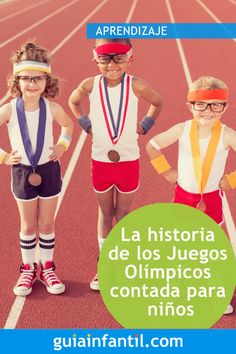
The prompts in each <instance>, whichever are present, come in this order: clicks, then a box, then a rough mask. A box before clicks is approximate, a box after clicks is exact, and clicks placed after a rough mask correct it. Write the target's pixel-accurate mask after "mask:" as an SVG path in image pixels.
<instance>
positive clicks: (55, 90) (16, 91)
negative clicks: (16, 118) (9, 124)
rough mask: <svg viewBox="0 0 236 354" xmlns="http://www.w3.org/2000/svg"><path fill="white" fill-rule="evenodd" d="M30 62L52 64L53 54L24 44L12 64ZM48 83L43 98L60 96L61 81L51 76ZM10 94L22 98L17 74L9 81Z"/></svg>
mask: <svg viewBox="0 0 236 354" xmlns="http://www.w3.org/2000/svg"><path fill="white" fill-rule="evenodd" d="M25 60H30V61H36V62H40V63H46V64H50V62H51V54H50V52H49V51H48V50H47V49H46V48H43V47H41V46H40V45H38V44H36V43H33V42H27V43H24V44H23V45H22V46H21V48H20V49H19V50H17V51H16V52H15V53H14V55H13V56H12V57H11V63H12V64H16V63H20V62H21V61H25ZM47 76H48V78H47V81H46V87H45V90H44V92H43V93H42V96H43V97H46V98H47V97H51V98H53V97H55V96H57V95H58V94H59V80H58V79H57V78H53V77H52V76H51V75H48V74H47ZM7 85H8V92H9V94H10V95H12V96H13V97H18V96H21V90H20V85H19V79H18V75H17V74H11V75H10V76H9V78H8V81H7Z"/></svg>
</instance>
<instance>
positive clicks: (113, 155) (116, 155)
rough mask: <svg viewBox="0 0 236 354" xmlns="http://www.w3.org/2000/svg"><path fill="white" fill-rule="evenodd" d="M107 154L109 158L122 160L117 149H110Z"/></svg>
mask: <svg viewBox="0 0 236 354" xmlns="http://www.w3.org/2000/svg"><path fill="white" fill-rule="evenodd" d="M107 156H108V158H109V160H110V161H112V162H119V161H120V154H119V153H118V152H117V151H115V150H110V151H108V154H107Z"/></svg>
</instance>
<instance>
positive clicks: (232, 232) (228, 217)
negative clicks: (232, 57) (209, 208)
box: [165, 0, 236, 254]
mask: <svg viewBox="0 0 236 354" xmlns="http://www.w3.org/2000/svg"><path fill="white" fill-rule="evenodd" d="M165 1H166V6H167V10H168V13H169V16H170V19H171V22H172V23H175V18H174V15H173V11H172V8H171V5H170V0H165ZM197 1H199V0H197ZM176 42H177V47H178V51H179V55H180V58H181V62H182V65H183V69H184V74H185V78H186V81H187V83H188V86H190V85H191V83H192V79H191V75H190V71H189V67H188V64H187V60H186V57H185V54H184V50H183V46H182V43H181V40H180V39H176ZM223 207H224V208H223V210H224V219H225V224H226V227H227V231H228V234H229V238H230V240H231V243H232V247H233V249H234V252H235V254H236V237H235V236H236V229H235V225H234V222H233V218H232V214H231V211H230V208H229V204H228V201H227V198H226V195H225V193H224V197H223Z"/></svg>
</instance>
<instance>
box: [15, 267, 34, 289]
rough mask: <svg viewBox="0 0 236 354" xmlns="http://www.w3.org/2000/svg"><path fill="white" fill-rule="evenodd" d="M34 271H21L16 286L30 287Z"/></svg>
mask: <svg viewBox="0 0 236 354" xmlns="http://www.w3.org/2000/svg"><path fill="white" fill-rule="evenodd" d="M34 273H35V271H34V269H22V271H21V275H20V278H19V279H18V282H17V284H16V286H21V285H25V286H26V287H27V288H29V287H30V286H31V283H32V281H33V280H34V277H35V276H34Z"/></svg>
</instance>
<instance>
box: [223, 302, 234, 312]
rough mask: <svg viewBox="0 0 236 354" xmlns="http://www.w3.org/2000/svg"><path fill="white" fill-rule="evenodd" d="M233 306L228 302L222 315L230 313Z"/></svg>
mask: <svg viewBox="0 0 236 354" xmlns="http://www.w3.org/2000/svg"><path fill="white" fill-rule="evenodd" d="M233 311H234V308H233V306H232V305H231V304H229V305H228V306H227V308H226V310H225V312H224V315H230V314H231V313H233Z"/></svg>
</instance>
